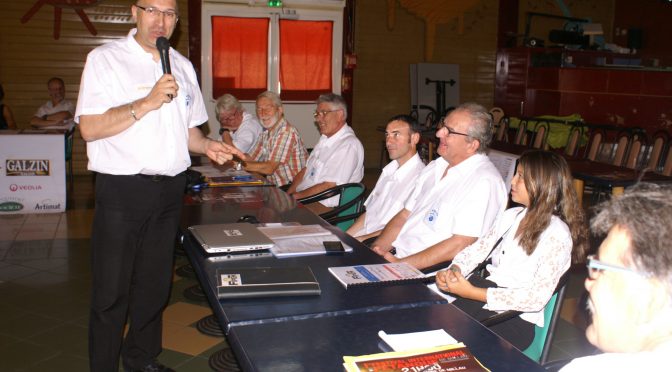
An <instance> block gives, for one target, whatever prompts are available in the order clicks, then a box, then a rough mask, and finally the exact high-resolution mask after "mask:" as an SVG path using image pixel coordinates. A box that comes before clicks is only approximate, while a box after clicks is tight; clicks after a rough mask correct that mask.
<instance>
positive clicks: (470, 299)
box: [436, 151, 587, 350]
mask: <svg viewBox="0 0 672 372" xmlns="http://www.w3.org/2000/svg"><path fill="white" fill-rule="evenodd" d="M511 198H512V199H513V201H514V202H516V203H518V204H520V205H521V206H522V207H515V208H511V209H508V210H506V211H505V212H504V214H503V215H502V217H501V218H500V219H499V221H498V223H497V224H496V226H495V227H494V228H493V229H492V230H491V231H490V232H489V233H488V234H486V235H485V236H484V237H483V238H481V239H479V240H478V241H476V242H475V243H474V244H472V245H470V246H469V247H467V248H465V249H464V250H463V251H462V252H460V253H459V254H458V255H457V256H455V259H454V260H453V263H452V265H451V266H450V267H449V268H448V270H445V271H441V272H439V273H438V274H437V276H436V284H437V286H438V288H439V289H440V290H442V291H445V292H449V293H451V294H453V295H456V296H457V299H456V300H455V301H454V302H453V304H454V305H455V306H457V307H459V308H461V309H462V310H464V311H465V312H467V313H469V314H471V315H472V316H473V317H475V318H476V319H484V318H486V317H488V316H490V315H494V314H495V313H497V312H502V311H506V310H517V311H522V312H523V314H521V315H520V316H518V317H515V318H513V319H511V320H508V321H505V322H502V323H500V324H497V325H495V326H493V327H491V329H492V330H493V331H494V332H495V333H498V334H499V335H500V336H502V337H503V338H505V339H507V340H508V341H509V342H511V343H512V344H513V345H514V346H516V347H518V348H519V349H521V350H524V349H525V348H527V347H528V346H529V345H530V343H531V342H532V340H533V338H534V326H535V325H539V326H543V324H544V321H545V319H544V313H543V310H544V307H545V305H546V303H547V302H548V300H549V299H550V298H551V296H552V295H553V291H554V290H555V288H556V286H557V284H558V281H559V279H560V277H561V276H562V275H563V274H564V273H565V271H567V269H569V266H570V264H571V262H572V260H573V261H574V262H577V261H580V260H581V259H583V256H584V254H585V250H586V247H587V232H586V231H587V229H586V225H585V221H584V216H583V210H582V208H581V206H580V205H579V204H578V201H577V197H576V192H575V191H574V187H573V186H572V175H571V173H570V171H569V166H568V165H567V162H566V161H565V160H564V159H563V158H562V157H561V156H560V155H558V154H555V153H552V152H548V151H530V152H526V153H524V154H523V155H522V156H521V157H520V159H519V162H518V167H517V169H516V174H515V175H514V177H513V180H512V181H511ZM483 262H487V266H485V268H486V271H485V275H484V276H480V275H475V274H474V275H471V276H469V275H468V273H471V272H472V271H473V270H474V269H475V268H476V267H477V266H479V264H481V263H483ZM465 276H467V278H466V279H465Z"/></svg>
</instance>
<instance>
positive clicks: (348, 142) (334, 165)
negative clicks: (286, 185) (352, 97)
mask: <svg viewBox="0 0 672 372" xmlns="http://www.w3.org/2000/svg"><path fill="white" fill-rule="evenodd" d="M362 178H364V147H363V146H362V143H361V142H360V141H359V139H358V138H357V136H355V132H354V131H353V130H352V128H350V126H349V125H348V124H345V125H344V126H343V127H342V128H341V129H340V130H339V131H338V132H336V133H334V134H333V135H332V136H331V137H327V136H325V135H321V136H320V140H319V141H318V142H317V145H315V148H314V149H313V151H312V152H311V153H310V156H309V157H308V162H307V164H306V172H305V173H304V175H303V180H302V181H301V184H299V185H298V186H297V187H296V190H297V191H303V190H305V189H307V188H309V187H311V186H314V185H317V184H320V183H322V182H335V183H336V184H337V185H342V184H344V183H350V182H359V181H361V180H362ZM321 203H322V204H324V205H325V206H327V207H336V206H337V205H338V197H337V196H334V197H333V198H329V199H326V200H323V201H321Z"/></svg>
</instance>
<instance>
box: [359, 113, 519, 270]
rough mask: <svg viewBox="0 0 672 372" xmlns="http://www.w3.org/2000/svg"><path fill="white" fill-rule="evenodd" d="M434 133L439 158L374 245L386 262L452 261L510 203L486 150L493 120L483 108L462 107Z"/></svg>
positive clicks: (428, 264)
mask: <svg viewBox="0 0 672 372" xmlns="http://www.w3.org/2000/svg"><path fill="white" fill-rule="evenodd" d="M436 136H437V137H439V139H440V144H439V148H438V151H437V152H438V153H439V155H441V157H440V158H438V159H436V160H434V161H432V162H431V163H430V164H429V165H428V166H427V167H426V168H425V169H424V170H423V171H422V173H420V176H419V177H418V179H417V181H416V184H415V187H414V189H413V192H412V193H411V195H410V196H409V198H408V199H407V200H406V203H405V205H404V209H402V210H401V211H400V212H399V213H397V215H395V216H394V217H393V218H392V220H390V222H389V223H388V224H387V225H386V226H385V229H383V232H382V233H381V234H380V236H379V237H378V239H377V240H376V241H375V242H374V243H373V245H372V246H371V247H372V249H373V250H374V251H375V252H376V253H378V254H380V255H381V256H383V257H385V258H386V259H387V260H388V261H406V262H409V263H410V264H412V265H413V266H415V267H417V268H419V269H424V268H428V267H432V266H434V265H438V264H440V263H443V262H447V261H450V260H452V259H453V257H455V255H456V254H457V253H458V252H460V251H461V250H462V249H464V248H465V247H467V246H468V245H469V244H471V243H473V242H475V241H476V240H477V239H478V238H479V237H480V236H481V235H483V234H485V233H486V232H487V231H488V230H489V229H490V227H491V226H492V224H493V223H494V222H495V221H496V220H497V218H498V217H499V216H500V215H501V213H502V212H503V211H504V209H505V208H506V203H507V193H506V187H505V186H504V181H503V180H502V176H501V175H500V174H499V172H498V171H497V169H496V168H495V166H494V165H493V164H492V163H491V162H490V160H489V159H488V157H487V155H486V154H485V152H486V150H487V148H488V144H489V143H490V139H491V137H492V118H491V117H490V114H489V113H488V111H487V110H486V109H485V108H484V107H483V106H481V105H478V104H475V103H466V104H463V105H460V106H459V107H458V108H456V109H455V110H453V111H452V112H451V113H450V114H449V115H448V116H447V117H446V118H445V119H444V121H443V123H442V126H441V129H439V130H438V131H437V132H436ZM393 248H395V249H396V255H395V254H393V253H392V252H391V251H392V249H393Z"/></svg>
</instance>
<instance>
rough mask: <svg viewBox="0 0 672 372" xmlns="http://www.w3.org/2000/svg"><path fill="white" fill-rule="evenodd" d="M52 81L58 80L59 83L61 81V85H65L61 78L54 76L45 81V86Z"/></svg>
mask: <svg viewBox="0 0 672 372" xmlns="http://www.w3.org/2000/svg"><path fill="white" fill-rule="evenodd" d="M53 81H58V82H59V83H61V85H62V86H65V82H64V81H63V79H61V78H59V77H55V76H54V77H52V78H51V79H49V81H47V86H49V84H51V82H53Z"/></svg>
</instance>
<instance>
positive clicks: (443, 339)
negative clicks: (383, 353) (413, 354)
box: [378, 329, 457, 351]
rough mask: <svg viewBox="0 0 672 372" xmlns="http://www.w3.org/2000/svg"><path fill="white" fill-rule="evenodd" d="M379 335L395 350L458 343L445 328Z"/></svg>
mask: <svg viewBox="0 0 672 372" xmlns="http://www.w3.org/2000/svg"><path fill="white" fill-rule="evenodd" d="M378 336H379V337H380V338H381V339H383V341H385V343H387V344H388V345H389V346H390V347H391V348H392V350H394V351H406V350H413V349H424V348H430V347H435V346H443V345H450V344H456V343H457V340H456V339H454V338H453V337H452V336H451V335H449V334H448V333H446V331H444V330H443V329H435V330H432V331H425V332H412V333H400V334H395V335H389V334H387V333H385V331H380V332H378Z"/></svg>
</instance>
